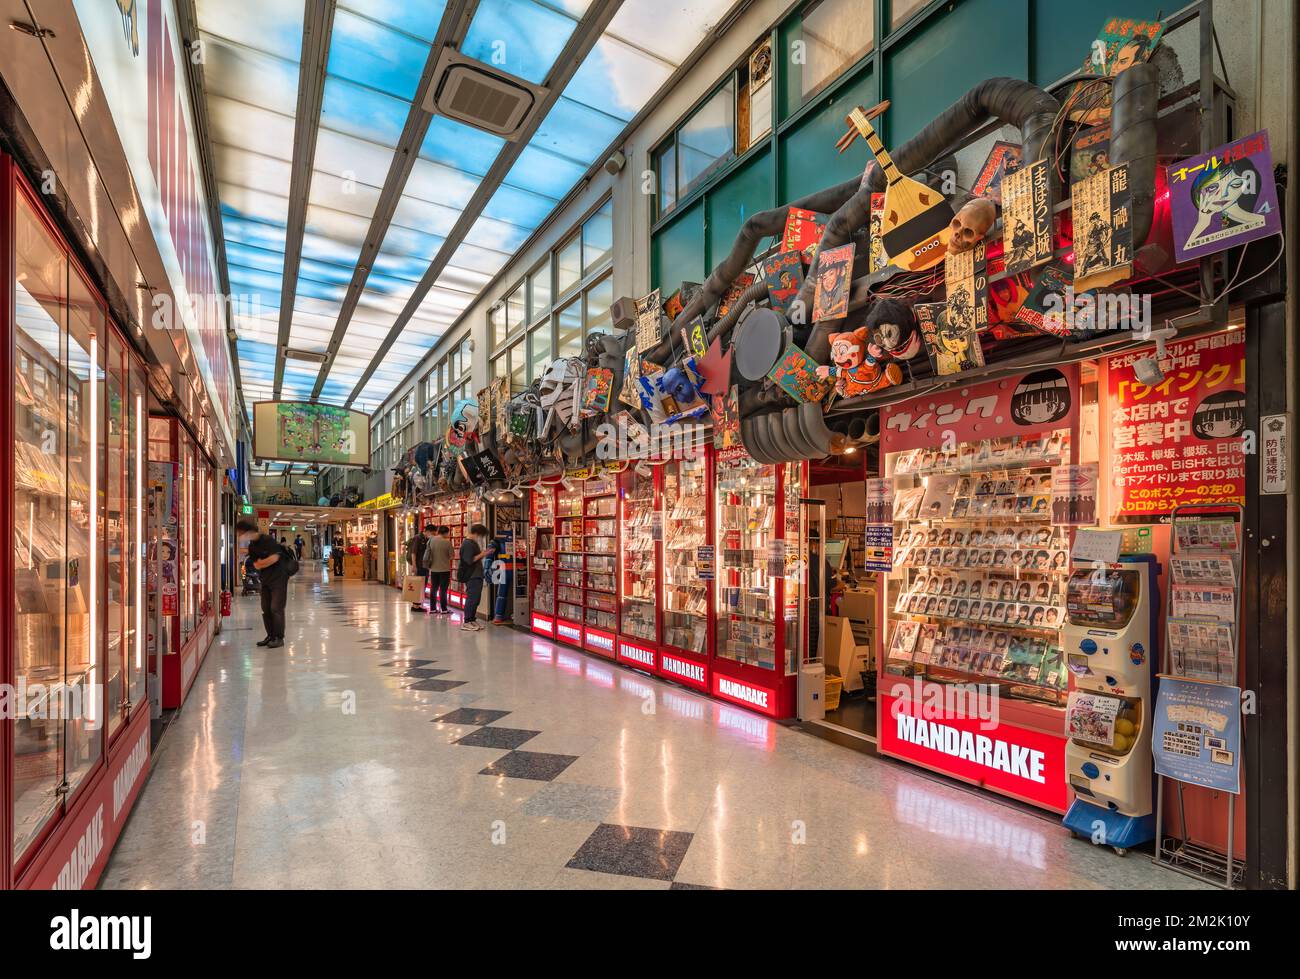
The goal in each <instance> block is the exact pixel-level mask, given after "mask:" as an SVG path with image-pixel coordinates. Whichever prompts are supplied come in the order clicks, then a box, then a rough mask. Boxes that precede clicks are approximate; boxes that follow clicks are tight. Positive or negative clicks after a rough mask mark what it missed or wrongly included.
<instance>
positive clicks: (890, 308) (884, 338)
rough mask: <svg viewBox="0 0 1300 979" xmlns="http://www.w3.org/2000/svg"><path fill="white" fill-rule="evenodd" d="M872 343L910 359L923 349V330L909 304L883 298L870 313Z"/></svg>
mask: <svg viewBox="0 0 1300 979" xmlns="http://www.w3.org/2000/svg"><path fill="white" fill-rule="evenodd" d="M867 329H868V330H870V331H871V342H872V343H874V344H875V345H876V346H878V347H879V348H880V349H881V350H883V351H884V352H885V353H887V354H888V355H889V356H890V357H893V358H894V359H896V360H910V359H911V358H913V357H915V356H916V355H917V354H918V353H920V351H921V331H920V330H919V329H918V328H917V323H916V314H915V313H914V312H912V307H911V306H909V305H907V303H904V302H899V301H898V300H897V299H882V300H880V301H879V302H877V303H876V304H875V305H874V306H872V307H871V312H870V313H868V314H867Z"/></svg>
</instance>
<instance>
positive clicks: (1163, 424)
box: [1106, 330, 1246, 518]
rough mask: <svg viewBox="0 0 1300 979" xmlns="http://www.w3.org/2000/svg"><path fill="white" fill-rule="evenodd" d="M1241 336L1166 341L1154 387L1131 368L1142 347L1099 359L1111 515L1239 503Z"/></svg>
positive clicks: (1242, 490)
mask: <svg viewBox="0 0 1300 979" xmlns="http://www.w3.org/2000/svg"><path fill="white" fill-rule="evenodd" d="M1245 339H1246V338H1245V334H1244V333H1243V331H1241V330H1228V331H1227V332H1224V333H1216V334H1214V335H1213V336H1208V337H1198V338H1196V339H1194V340H1182V341H1178V342H1176V343H1171V344H1169V345H1168V347H1167V348H1166V356H1165V359H1164V360H1163V361H1162V362H1161V363H1162V366H1163V368H1164V372H1165V379H1164V381H1163V382H1162V383H1160V384H1158V385H1156V386H1150V385H1146V384H1143V383H1142V382H1141V381H1139V380H1138V379H1137V378H1136V376H1135V375H1134V372H1133V364H1134V362H1136V361H1137V360H1139V359H1140V358H1142V357H1148V356H1151V349H1150V348H1148V349H1145V350H1138V351H1133V352H1130V353H1125V354H1120V355H1117V356H1115V357H1109V358H1107V360H1106V378H1107V380H1106V384H1107V391H1108V393H1109V402H1110V407H1111V417H1110V426H1109V428H1110V463H1111V464H1110V471H1111V473H1112V478H1113V479H1114V488H1115V492H1113V493H1112V494H1111V501H1112V507H1111V510H1112V515H1113V516H1115V517H1117V518H1118V517H1140V518H1146V517H1152V516H1163V515H1166V514H1169V513H1171V512H1172V511H1173V509H1174V507H1176V506H1179V505H1181V504H1186V503H1202V504H1209V503H1244V502H1245V499H1246V466H1245V452H1244V447H1243V445H1242V440H1241V433H1242V430H1243V429H1244V428H1245V424H1246V395H1245V381H1246V354H1245V351H1246V347H1245Z"/></svg>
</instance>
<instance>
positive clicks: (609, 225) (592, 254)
mask: <svg viewBox="0 0 1300 979" xmlns="http://www.w3.org/2000/svg"><path fill="white" fill-rule="evenodd" d="M613 251H614V202H613V200H608V201H606V202H605V203H604V204H602V205H601V207H600V210H599V211H597V212H596V213H595V214H593V215H592V216H591V217H589V218H587V221H586V223H585V224H584V225H583V226H582V274H583V275H589V274H590V273H592V272H594V271H596V269H597V268H599V267H600V266H601V265H603V264H604V263H605V262H607V261H609V257H610V255H611V254H612V253H613Z"/></svg>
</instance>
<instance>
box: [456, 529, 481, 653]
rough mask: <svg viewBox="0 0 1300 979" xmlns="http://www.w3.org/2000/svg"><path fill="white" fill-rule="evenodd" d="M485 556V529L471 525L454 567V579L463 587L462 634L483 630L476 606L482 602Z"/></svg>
mask: <svg viewBox="0 0 1300 979" xmlns="http://www.w3.org/2000/svg"><path fill="white" fill-rule="evenodd" d="M487 554H488V546H487V528H486V527H484V526H483V525H482V524H481V523H476V524H473V525H472V526H471V527H470V528H469V534H468V535H467V536H466V538H465V540H464V541H462V542H461V545H460V561H459V563H458V565H457V567H456V579H457V580H458V581H460V583H461V584H463V585H464V586H465V622H464V624H463V625H462V626H461V627H460V628H461V631H462V632H480V631H481V630H482V629H483V626H482V624H481V623H480V622H479V621H478V606H479V602H481V601H482V600H483V561H484V559H485V558H486V557H487Z"/></svg>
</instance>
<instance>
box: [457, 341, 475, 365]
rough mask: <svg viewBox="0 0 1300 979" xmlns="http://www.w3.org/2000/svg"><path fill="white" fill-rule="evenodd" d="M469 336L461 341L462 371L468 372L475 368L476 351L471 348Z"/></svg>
mask: <svg viewBox="0 0 1300 979" xmlns="http://www.w3.org/2000/svg"><path fill="white" fill-rule="evenodd" d="M469 343H470V341H469V337H468V336H467V337H465V339H464V340H462V341H461V342H460V373H461V374H468V373H469V372H470V371H471V370H473V369H474V359H473V358H474V351H473V350H471V349H470V345H469Z"/></svg>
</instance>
